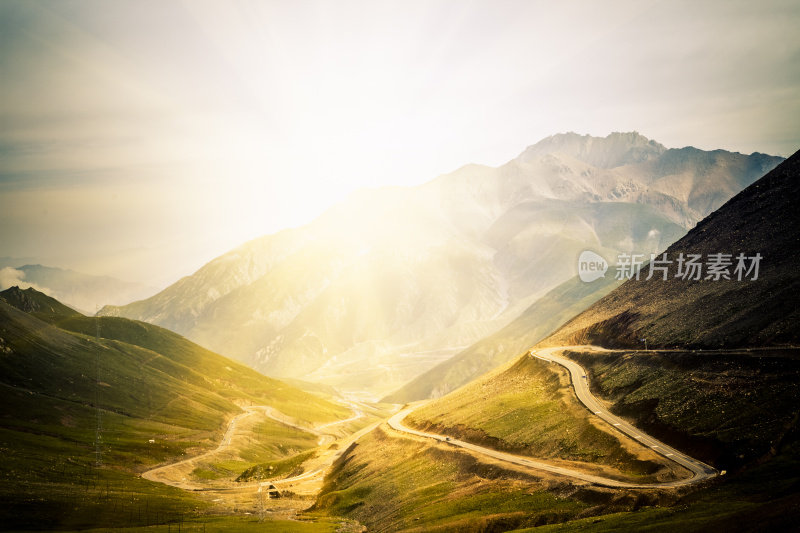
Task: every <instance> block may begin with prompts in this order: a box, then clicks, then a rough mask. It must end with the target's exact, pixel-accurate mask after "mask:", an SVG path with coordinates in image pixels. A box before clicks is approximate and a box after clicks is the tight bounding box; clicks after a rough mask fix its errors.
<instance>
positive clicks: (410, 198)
mask: <svg viewBox="0 0 800 533" xmlns="http://www.w3.org/2000/svg"><path fill="white" fill-rule="evenodd" d="M780 161H781V158H778V157H772V156H767V155H763V154H758V153H755V154H752V155H749V156H748V155H743V154H738V153H730V152H726V151H722V150H717V151H713V152H706V151H702V150H697V149H694V148H684V149H678V150H675V149H667V148H665V147H664V146H662V145H660V144H658V143H656V142H654V141H651V140H649V139H647V138H645V137H643V136H642V135H640V134H638V133H635V132H633V133H613V134H611V135H609V136H608V137H605V138H597V137H590V136H588V135H583V136H581V135H577V134H574V133H567V134H560V135H555V136H552V137H548V138H547V139H544V140H543V141H541V142H539V143H537V144H535V145H533V146H531V147H529V148H527V149H526V150H525V151H524V152H523V153H522V154H520V155H519V156H518V157H517V158H515V159H513V160H511V161H509V162H508V163H506V164H505V165H502V166H500V167H497V168H492V167H486V166H481V165H467V166H465V167H462V168H460V169H458V170H457V171H455V172H453V173H451V174H447V175H444V176H440V177H439V178H437V179H435V180H433V181H431V182H429V183H427V184H424V185H421V186H417V187H411V188H382V189H376V190H365V191H361V192H359V193H357V194H354V195H353V196H351V197H350V198H349V199H348V200H347V201H345V202H343V203H341V204H338V205H337V206H335V207H333V208H332V209H330V210H328V211H327V212H326V213H324V214H323V215H322V216H320V217H319V218H318V219H317V220H315V221H314V222H313V223H311V224H309V225H307V226H305V227H302V228H296V229H290V230H285V231H282V232H279V233H277V234H274V235H268V236H265V237H262V238H259V239H256V240H254V241H251V242H249V243H247V244H244V245H243V246H241V247H239V248H237V249H235V250H233V251H231V252H229V253H227V254H225V255H222V256H220V257H219V258H217V259H215V260H213V261H211V262H210V263H208V264H207V265H205V266H204V267H202V268H201V269H200V270H198V271H197V272H196V273H195V274H193V275H191V276H188V277H185V278H183V279H181V280H180V281H178V282H177V283H175V284H173V285H172V286H170V287H168V288H167V289H165V290H163V291H161V292H160V293H158V294H156V295H155V296H153V297H151V298H148V299H146V300H142V301H138V302H134V303H132V304H129V305H126V306H122V307H113V306H109V307H106V308H104V309H103V310H101V314H104V315H120V316H124V317H128V318H135V319H139V320H144V321H147V322H152V323H155V324H158V325H161V326H164V327H167V328H169V329H173V330H175V331H177V332H179V333H181V334H183V335H185V336H187V337H188V338H190V339H192V340H194V341H195V342H198V343H200V344H202V345H204V346H208V347H209V348H211V349H214V350H216V351H218V352H220V353H224V354H226V355H229V356H232V357H234V358H237V359H239V360H241V361H243V362H246V363H248V364H250V365H252V366H253V367H254V368H256V369H258V370H260V371H262V372H264V373H266V374H268V375H273V376H282V377H292V378H302V379H305V380H312V381H314V380H316V381H321V382H324V383H327V384H330V385H333V386H336V387H339V388H341V389H344V390H349V391H356V390H358V391H367V392H368V393H369V394H370V395H373V396H380V395H383V394H387V393H390V392H392V391H394V390H396V389H397V388H398V387H400V386H401V385H403V384H405V383H406V382H408V381H409V380H411V379H413V378H415V377H417V376H419V375H420V374H422V373H424V372H426V371H428V370H429V369H431V368H432V367H434V366H435V365H436V364H438V363H442V362H444V361H446V360H447V359H449V358H450V357H452V356H453V355H454V354H456V353H458V352H460V351H461V350H463V349H464V348H466V347H468V346H470V345H472V344H473V343H475V342H477V341H479V340H480V339H483V338H484V337H486V336H487V335H490V334H492V333H494V332H495V331H497V330H498V329H500V328H501V327H503V326H505V325H506V324H508V323H509V322H510V321H512V320H513V319H515V318H516V317H517V316H519V315H520V314H521V313H522V312H523V311H524V310H525V309H527V308H528V307H529V306H531V304H533V303H534V302H535V301H536V300H537V299H538V298H540V297H542V296H543V295H545V294H546V293H547V292H548V291H550V290H551V289H553V288H555V287H556V286H558V285H559V284H561V283H564V282H565V281H567V280H569V279H570V278H572V277H573V276H575V274H576V260H577V257H578V255H579V254H580V252H581V251H583V250H584V249H587V248H588V249H592V250H594V251H596V252H598V253H600V254H602V255H604V256H605V257H615V256H616V255H617V254H618V253H620V252H631V251H636V252H638V253H655V252H658V251H660V250H663V249H665V248H666V247H667V246H669V244H671V243H672V242H674V241H676V240H677V239H679V238H680V237H682V236H683V235H684V234H685V233H686V231H687V230H688V229H690V228H691V227H693V226H694V225H695V224H696V223H697V222H698V221H699V220H701V219H702V218H703V217H705V216H706V215H707V214H709V213H710V212H711V211H713V210H714V209H716V208H718V207H719V206H720V205H722V204H723V203H724V202H725V201H726V200H727V199H729V198H730V197H731V196H733V195H734V194H736V193H737V192H739V191H740V190H741V189H743V188H744V187H746V186H747V185H749V184H750V183H752V182H753V181H755V180H756V179H757V178H759V177H760V176H762V175H763V174H764V173H765V172H767V171H768V170H770V169H771V168H773V167H774V166H775V165H777V164H778V163H779V162H780ZM310 194H313V191H312V192H310ZM599 296H600V294H598V296H597V297H599ZM592 301H593V300H592ZM584 303H585V304H588V303H591V302H590V301H585V300H584ZM565 305H569V304H567V303H565ZM553 327H556V324H553ZM547 333H548V331H542V332H541V335H542V336H544V335H546V334H547ZM514 355H515V354H509V355H508V357H509V358H510V357H513V356H514Z"/></svg>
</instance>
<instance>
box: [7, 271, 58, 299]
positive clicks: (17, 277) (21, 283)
mask: <svg viewBox="0 0 800 533" xmlns="http://www.w3.org/2000/svg"><path fill="white" fill-rule="evenodd" d="M14 286H17V287H19V288H20V289H28V288H33V289H35V290H37V291H39V292H43V293H45V294H47V295H52V294H53V291H51V290H50V289H48V288H47V287H42V286H40V285H37V284H36V283H28V282H27V281H25V272H23V271H22V270H17V269H16V268H13V267H5V268H2V269H0V290H6V289H8V288H9V287H14Z"/></svg>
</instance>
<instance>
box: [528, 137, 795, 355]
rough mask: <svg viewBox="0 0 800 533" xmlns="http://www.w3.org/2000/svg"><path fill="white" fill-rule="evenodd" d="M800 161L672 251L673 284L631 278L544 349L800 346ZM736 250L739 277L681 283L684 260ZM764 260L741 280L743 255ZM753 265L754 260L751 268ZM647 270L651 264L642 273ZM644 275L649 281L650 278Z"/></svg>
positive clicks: (701, 225) (708, 221)
mask: <svg viewBox="0 0 800 533" xmlns="http://www.w3.org/2000/svg"><path fill="white" fill-rule="evenodd" d="M798 195H800V155H799V154H797V153H796V154H794V155H793V156H792V157H790V158H789V159H787V160H786V161H785V162H784V163H782V164H781V165H780V166H778V167H777V168H776V169H775V170H773V171H771V172H770V173H768V174H767V175H766V176H764V177H763V178H762V179H760V180H759V181H758V182H756V183H755V184H753V185H751V186H750V187H748V188H747V189H745V190H744V191H742V192H741V193H740V194H738V195H736V197H734V198H733V199H731V200H730V201H729V202H727V203H726V204H725V205H724V206H722V207H721V208H720V209H719V210H717V211H716V212H714V213H713V214H711V215H710V216H709V217H708V218H706V219H705V220H703V221H702V222H700V223H699V224H698V225H697V227H695V228H694V229H693V230H692V231H690V232H689V233H688V234H687V235H686V236H685V237H684V238H682V239H680V240H679V241H678V242H676V243H675V244H673V245H672V246H670V247H669V248H667V250H666V254H667V259H670V258H671V259H672V260H673V263H672V264H670V265H668V266H669V275H668V279H666V280H664V279H663V277H662V273H660V272H659V273H658V274H657V275H656V276H654V277H653V278H652V279H651V280H649V281H648V280H645V279H641V280H636V279H631V280H629V281H627V282H626V283H625V284H623V285H622V286H621V287H620V288H618V289H617V290H615V291H614V292H612V293H611V294H609V295H608V296H606V297H604V298H602V299H601V300H599V301H597V302H596V303H595V304H594V305H592V306H591V307H589V308H588V309H587V310H586V311H584V312H583V313H581V314H579V315H578V316H576V317H575V318H573V319H572V320H570V321H569V322H567V323H566V324H564V325H563V327H561V328H560V329H559V330H558V331H556V332H555V333H554V334H553V335H551V336H550V337H548V338H547V339H545V340H544V341H542V345H543V346H545V345H548V346H559V345H570V344H599V345H604V346H609V347H638V346H640V345H641V340H640V339H643V338H646V339H647V342H648V344H649V345H650V346H653V347H670V346H681V347H690V348H695V347H696V348H720V347H745V346H763V345H771V346H776V345H783V344H789V345H795V346H796V345H797V344H798V342H800V331H798V329H797V324H798V323H799V322H800V300H798V299H797V298H795V297H794V295H796V294H797V293H798V291H799V290H800V278H799V277H798V276H797V265H796V260H797V250H798V249H800V213H798V210H797V209H796V207H795V205H794V200H795V199H796V198H798ZM717 253H725V254H732V256H731V259H730V260H731V262H732V263H733V264H732V265H731V266H730V277H731V279H729V280H725V279H719V280H714V279H713V278H712V279H705V278H706V277H707V276H708V273H703V274H702V276H701V277H702V278H703V279H700V280H695V279H682V278H680V277H676V272H677V268H678V265H677V258H678V257H679V256H680V254H684V256H686V257H688V255H689V254H701V255H702V257H703V258H704V260H707V258H708V256H709V255H710V254H717ZM740 253H743V254H745V256H746V257H754V256H756V254H760V256H761V257H762V259H761V260H760V263H759V271H758V279H756V280H753V279H752V278H753V276H754V273H751V275H750V276H747V277H745V276H743V278H744V279H742V281H738V280H737V279H736V278H737V276H736V274H735V268H736V264H737V261H736V256H737V255H738V254H740ZM751 262H752V261H748V262H747V264H746V266H747V267H748V268H749V267H750V266H751V265H750V263H751ZM643 271H644V272H647V269H646V268H645V269H644V270H643ZM642 277H643V278H644V277H645V276H642Z"/></svg>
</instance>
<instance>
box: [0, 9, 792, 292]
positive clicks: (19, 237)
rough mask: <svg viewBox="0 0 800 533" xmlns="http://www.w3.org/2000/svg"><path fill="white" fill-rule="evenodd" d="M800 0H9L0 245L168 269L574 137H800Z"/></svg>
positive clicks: (2, 67) (0, 62) (0, 86)
mask: <svg viewBox="0 0 800 533" xmlns="http://www.w3.org/2000/svg"><path fill="white" fill-rule="evenodd" d="M797 28H800V3H798V2H797V1H796V0H792V1H785V2H764V1H760V2H752V1H741V2H738V1H719V2H697V1H691V2H674V1H667V2H647V1H640V0H637V1H630V2H595V1H582V2H563V1H562V2H536V1H530V0H528V1H498V0H491V1H475V2H469V1H463V0H452V1H447V2H436V1H430V0H425V1H409V0H403V1H398V2H381V1H375V0H364V1H357V2H345V1H320V2H310V1H298V0H285V1H271V2H268V1H241V2H237V1H231V0H219V1H199V0H186V1H184V2H179V1H175V2H169V1H166V0H152V1H143V0H131V1H121V0H116V1H108V0H101V1H67V0H58V1H52V2H44V1H35V0H25V1H19V2H16V1H7V0H0V121H1V122H0V123H2V128H0V256H14V257H31V258H36V259H40V260H43V261H47V262H48V263H49V264H51V265H52V266H69V267H73V268H76V269H80V270H83V271H85V272H90V273H102V274H110V275H115V276H117V277H121V278H123V279H129V280H137V281H144V282H146V283H149V284H156V285H165V284H167V283H169V282H171V281H174V280H175V279H176V277H177V276H179V275H185V274H188V273H190V272H192V271H194V270H195V269H196V268H198V267H199V266H201V265H202V263H203V262H205V261H206V260H208V259H210V258H212V257H214V256H216V255H219V254H220V253H222V252H224V251H227V250H228V249H230V248H232V247H234V246H236V245H238V244H240V243H241V242H243V241H245V240H248V239H250V238H253V237H256V236H259V235H262V234H264V233H269V232H272V231H275V230H277V229H280V228H282V227H287V226H292V225H298V224H303V223H305V222H308V221H310V220H311V219H313V218H314V216H315V215H317V214H319V213H320V212H321V211H322V210H323V209H324V208H325V207H327V206H329V205H330V204H331V203H332V202H334V201H336V200H339V199H342V198H344V197H346V196H347V194H348V193H350V192H351V191H353V190H355V189H357V188H360V187H364V186H379V185H384V184H416V183H421V182H424V181H428V180H430V179H432V178H434V177H435V176H436V175H438V174H441V173H444V172H449V171H451V170H454V169H456V168H457V167H459V166H461V165H463V164H465V163H470V162H475V163H484V164H490V165H498V164H501V163H503V162H505V161H507V160H509V159H511V158H513V157H514V156H516V155H517V154H518V153H519V152H521V151H522V150H523V149H524V148H525V146H527V145H529V144H533V143H535V142H537V141H538V140H540V139H541V138H543V137H546V136H548V135H551V134H553V133H558V132H564V131H576V132H579V133H590V134H594V135H602V136H605V135H607V134H608V133H610V132H612V131H630V130H637V131H639V132H641V133H642V134H644V135H645V136H647V137H650V138H652V139H655V140H657V141H659V142H661V143H662V144H665V145H666V146H668V147H681V146H686V145H694V146H697V147H699V148H705V149H713V148H724V149H729V150H735V151H741V152H745V153H750V152H753V151H760V152H767V153H770V154H778V155H784V156H787V155H789V154H791V153H793V152H794V151H795V150H797V149H798V148H800V126H799V125H800V38H798V36H797V34H798V32H797Z"/></svg>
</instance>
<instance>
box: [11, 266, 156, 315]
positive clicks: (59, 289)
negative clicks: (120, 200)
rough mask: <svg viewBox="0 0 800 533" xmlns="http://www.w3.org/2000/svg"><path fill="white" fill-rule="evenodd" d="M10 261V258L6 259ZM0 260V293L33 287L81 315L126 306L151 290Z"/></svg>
mask: <svg viewBox="0 0 800 533" xmlns="http://www.w3.org/2000/svg"><path fill="white" fill-rule="evenodd" d="M9 259H10V258H9ZM5 264H6V265H7V266H5V265H4V262H3V261H0V290H4V289H8V288H9V287H13V286H23V287H33V288H35V289H37V290H39V291H42V292H44V293H46V294H48V295H49V296H52V297H53V298H57V299H58V300H60V301H62V302H66V303H67V304H68V305H70V306H72V307H74V308H75V309H79V310H81V311H83V312H84V313H92V314H93V313H94V312H95V311H97V309H98V308H99V307H102V306H105V305H110V304H116V305H122V304H126V303H129V302H132V301H135V300H138V299H140V298H144V297H146V296H148V295H151V294H153V292H154V291H155V289H154V288H152V287H148V286H146V285H143V284H141V283H131V282H127V281H122V280H119V279H115V278H112V277H109V276H92V275H89V274H84V273H82V272H75V271H74V270H68V269H63V268H54V267H48V266H42V265H32V264H21V265H19V266H17V264H18V263H17V264H15V263H13V262H12V261H8V262H6V263H5Z"/></svg>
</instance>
